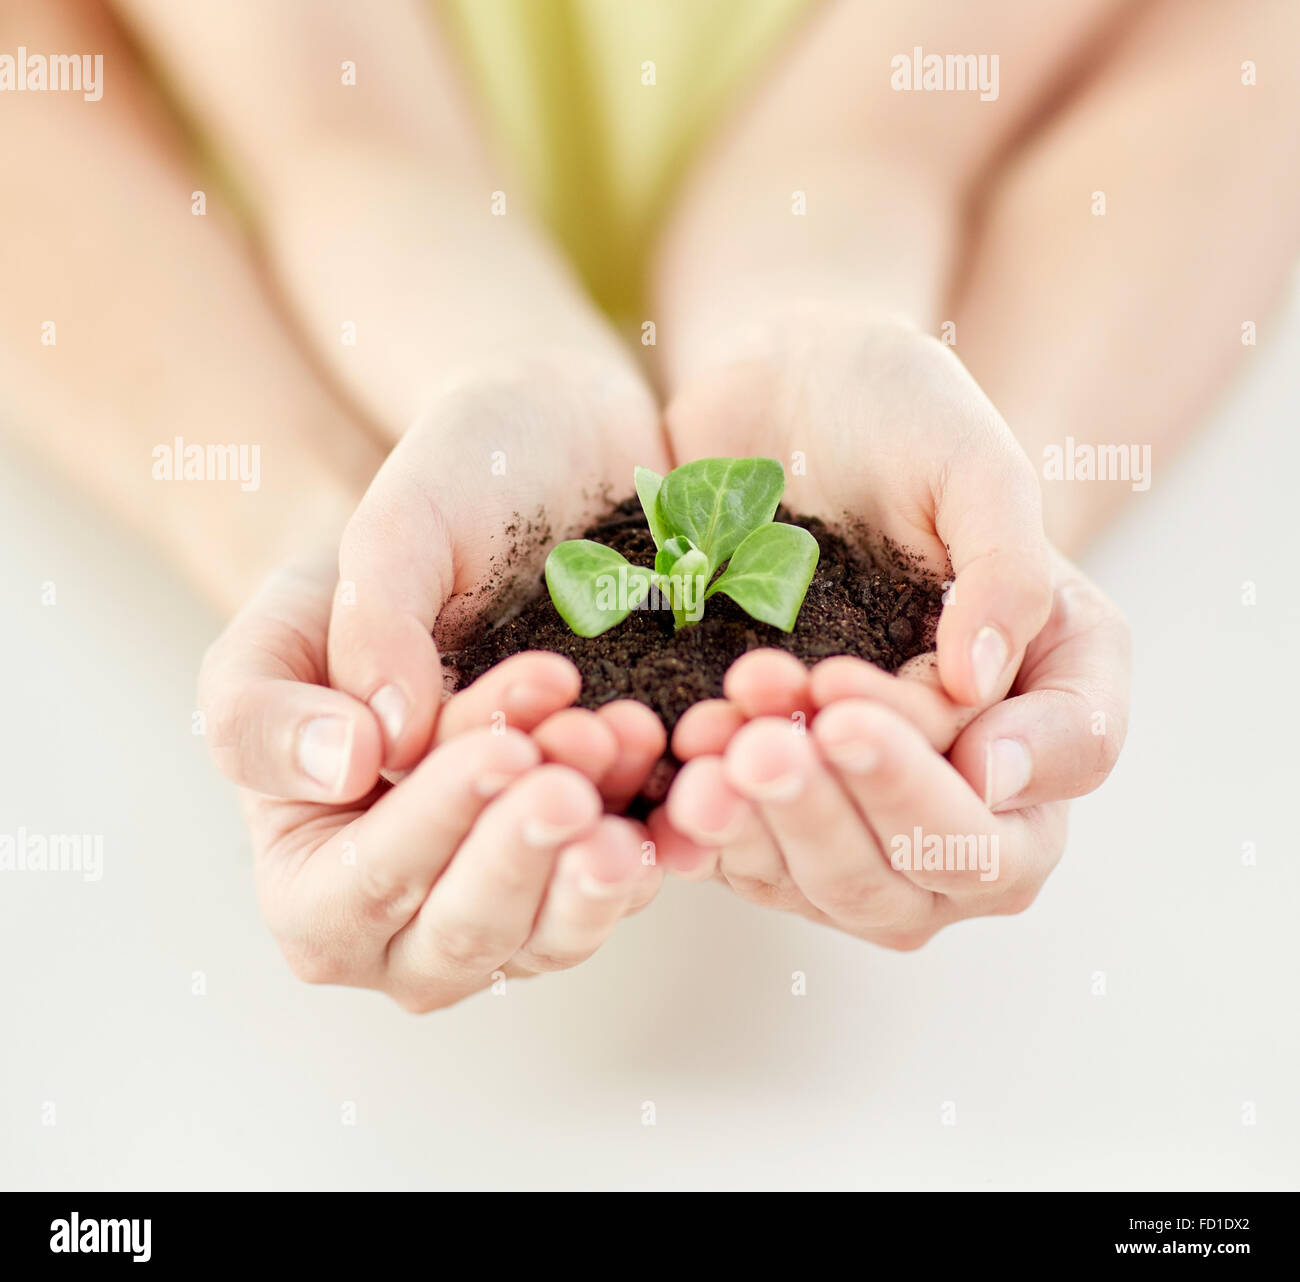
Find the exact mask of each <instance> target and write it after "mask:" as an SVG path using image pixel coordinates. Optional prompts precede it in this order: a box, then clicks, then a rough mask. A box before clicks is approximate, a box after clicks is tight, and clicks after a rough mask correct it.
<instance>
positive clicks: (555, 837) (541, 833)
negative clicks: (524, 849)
mask: <svg viewBox="0 0 1300 1282" xmlns="http://www.w3.org/2000/svg"><path fill="white" fill-rule="evenodd" d="M586 827H587V824H586V823H585V822H584V823H578V824H553V823H547V822H546V820H545V819H529V820H526V821H525V823H524V833H523V836H524V842H525V843H526V844H527V845H529V846H532V847H534V848H535V849H537V850H544V849H546V848H547V847H549V846H558V845H560V844H561V843H562V842H565V841H568V840H569V839H570V838H571V837H576V836H577V835H578V834H579V833H580V832H582V831H583V829H585V828H586Z"/></svg>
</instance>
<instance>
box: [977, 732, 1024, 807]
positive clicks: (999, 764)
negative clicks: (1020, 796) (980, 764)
mask: <svg viewBox="0 0 1300 1282" xmlns="http://www.w3.org/2000/svg"><path fill="white" fill-rule="evenodd" d="M1033 768H1034V764H1033V762H1032V761H1031V760H1030V758H1029V750H1028V749H1027V748H1026V747H1025V745H1024V744H1023V743H1021V742H1020V740H1019V739H994V741H993V742H992V743H991V744H989V746H988V749H987V751H986V755H985V760H984V804H985V805H986V806H988V807H989V809H990V810H991V809H992V808H993V807H994V806H997V805H1001V803H1002V802H1004V801H1007V800H1009V799H1010V798H1011V797H1014V796H1015V795H1016V794H1017V793H1020V792H1023V791H1024V790H1025V788H1026V787H1027V786H1028V784H1029V776H1030V774H1031V773H1032V772H1033Z"/></svg>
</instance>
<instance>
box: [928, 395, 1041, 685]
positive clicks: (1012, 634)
mask: <svg viewBox="0 0 1300 1282" xmlns="http://www.w3.org/2000/svg"><path fill="white" fill-rule="evenodd" d="M980 398H981V400H983V396H982V394H980ZM985 404H987V402H985ZM988 415H989V422H988V424H987V428H985V429H981V430H979V431H973V432H972V433H971V434H970V436H969V438H968V443H967V444H966V445H965V446H964V447H963V448H961V449H959V450H958V451H957V453H956V454H955V455H953V456H952V457H951V458H950V459H949V461H948V464H947V467H946V469H945V471H944V476H943V482H942V484H941V485H940V486H939V487H938V489H937V493H936V495H935V529H936V531H937V533H938V535H939V537H940V538H941V539H942V540H943V542H944V543H945V544H946V545H947V548H948V555H949V558H950V559H951V561H952V568H953V571H954V574H955V579H954V582H953V585H952V587H951V588H950V589H949V591H948V594H947V596H946V604H945V606H944V609H943V613H942V614H941V615H940V616H939V628H938V633H937V637H936V642H937V648H938V651H939V672H940V675H941V676H942V678H943V684H944V688H945V689H946V690H947V691H948V693H949V694H950V695H951V696H952V698H954V699H955V700H956V701H957V702H958V703H963V704H978V705H987V704H990V703H992V702H993V701H994V700H995V699H998V698H1000V697H1001V696H1002V695H1003V694H1004V693H1005V692H1006V690H1007V688H1008V687H1009V686H1010V685H1011V681H1012V679H1013V678H1014V676H1015V673H1016V667H1017V665H1018V663H1019V660H1020V656H1021V655H1022V654H1023V653H1024V650H1025V647H1026V646H1028V644H1029V642H1030V641H1032V640H1033V638H1034V637H1035V636H1036V635H1037V634H1038V632H1039V631H1040V630H1041V629H1042V627H1043V624H1044V623H1046V622H1047V616H1048V613H1049V611H1050V609H1051V603H1052V593H1051V578H1050V570H1049V561H1048V545H1047V538H1046V535H1045V534H1044V533H1043V514H1042V501H1041V498H1040V494H1039V484H1038V477H1037V476H1036V475H1035V474H1034V470H1033V468H1032V467H1031V465H1030V463H1029V460H1028V459H1027V458H1026V457H1025V455H1024V452H1023V451H1022V450H1021V449H1020V447H1019V445H1017V444H1016V442H1015V440H1014V439H1013V438H1012V436H1011V433H1010V432H1009V431H1008V430H1007V428H1006V425H1005V424H1004V423H1002V421H1001V419H999V418H998V417H997V415H996V413H995V412H994V411H993V409H992V406H988Z"/></svg>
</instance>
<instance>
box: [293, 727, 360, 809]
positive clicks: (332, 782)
mask: <svg viewBox="0 0 1300 1282" xmlns="http://www.w3.org/2000/svg"><path fill="white" fill-rule="evenodd" d="M352 733H353V727H352V722H351V721H350V720H347V719H345V718H344V717H313V718H312V719H311V720H310V721H309V722H307V724H306V725H305V726H303V728H302V730H301V731H300V732H299V734H298V768H299V769H300V770H301V771H302V772H303V774H305V775H306V776H307V777H308V778H309V779H314V780H315V781H316V782H317V783H318V784H320V785H321V786H322V787H324V788H328V789H329V790H330V792H338V791H339V789H340V788H342V787H343V780H344V779H345V778H347V773H348V765H349V762H350V760H351V757H352Z"/></svg>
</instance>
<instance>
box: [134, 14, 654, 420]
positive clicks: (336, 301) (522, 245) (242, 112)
mask: <svg viewBox="0 0 1300 1282" xmlns="http://www.w3.org/2000/svg"><path fill="white" fill-rule="evenodd" d="M123 7H124V8H125V9H126V10H127V11H128V12H129V13H130V14H131V15H132V16H133V18H134V19H135V21H136V22H137V24H138V26H139V29H140V31H141V32H142V34H143V35H144V36H145V38H146V39H147V40H149V42H150V43H151V44H152V45H153V47H154V48H155V49H156V50H157V52H158V53H159V55H160V56H161V57H162V58H163V59H164V61H165V64H166V65H167V67H168V68H169V74H170V76H171V78H172V80H173V81H174V82H175V83H176V84H177V85H178V86H179V87H180V88H182V89H183V90H184V91H185V93H186V95H187V96H188V98H189V101H190V105H191V106H192V107H193V108H194V109H195V111H196V114H198V115H200V116H201V118H202V120H203V122H204V124H205V125H206V126H207V127H209V128H210V129H211V130H212V132H213V136H214V137H215V140H216V142H217V143H218V145H219V147H220V148H221V150H222V151H223V152H224V153H225V154H226V155H227V156H228V157H229V158H230V159H231V160H232V162H233V164H234V166H235V167H237V168H238V169H239V171H240V172H241V174H242V176H243V178H244V180H245V193H246V195H247V198H248V201H249V204H250V206H251V209H252V213H253V217H254V221H255V229H256V232H257V234H258V235H259V237H260V238H261V240H262V242H263V245H264V247H265V251H266V253H267V256H268V261H269V265H270V266H271V268H272V270H273V271H274V272H275V274H276V275H277V277H278V278H279V280H280V282H281V285H282V287H283V290H284V293H285V297H286V301H287V303H288V305H289V307H290V308H291V310H292V312H293V314H294V316H295V319H296V320H297V321H298V322H299V323H300V324H301V326H302V327H303V329H304V331H305V332H306V334H307V335H308V336H309V338H310V340H311V341H312V343H313V345H314V346H315V348H316V350H317V352H318V354H319V356H320V358H321V359H322V360H323V362H325V363H326V365H327V366H328V368H329V369H330V371H331V372H332V373H333V374H334V375H335V376H336V377H338V378H339V379H340V380H341V381H342V382H343V383H344V384H345V385H346V387H347V389H348V391H349V393H350V394H351V396H352V397H353V398H354V400H355V401H356V402H357V403H358V404H359V405H361V406H362V407H363V408H364V409H365V411H366V412H367V413H368V414H369V416H370V417H371V418H372V419H373V421H374V422H375V423H376V425H377V426H378V427H379V428H380V430H381V431H382V432H383V433H384V435H385V436H386V437H387V438H388V439H390V440H391V439H396V437H398V436H400V435H401V434H402V433H403V432H404V431H406V429H407V428H408V427H409V426H410V425H411V424H412V423H413V422H414V421H415V420H416V419H417V418H418V417H419V416H420V415H421V414H423V413H425V412H426V411H427V410H428V408H429V406H430V404H431V403H432V402H433V401H434V400H435V399H436V397H437V395H438V393H439V392H440V391H441V390H444V389H445V388H446V387H447V386H448V385H449V384H450V383H451V382H453V381H455V380H459V379H464V378H467V377H473V376H474V375H475V374H476V373H477V372H480V371H483V370H485V369H492V368H497V367H501V366H509V367H512V368H514V367H519V366H522V365H526V364H527V363H528V362H529V361H534V362H539V363H540V362H548V361H551V360H552V358H553V357H554V355H555V354H556V353H557V352H558V353H563V354H564V356H565V360H564V361H563V362H554V363H555V364H563V365H564V366H565V368H578V369H583V368H590V369H591V370H592V378H593V380H594V381H598V382H602V383H604V384H608V383H610V382H611V380H612V381H615V382H618V383H620V385H621V386H623V387H624V388H625V389H626V395H627V396H628V397H630V398H635V397H638V396H640V395H642V391H641V380H640V378H639V377H638V375H637V372H636V370H635V367H634V365H633V363H632V362H631V360H630V359H629V357H628V356H627V354H626V352H625V351H624V349H623V347H622V345H621V344H620V343H619V342H618V341H617V339H616V337H615V335H614V334H613V333H612V332H611V331H610V329H609V327H608V326H607V325H606V324H605V322H604V321H603V320H602V319H601V318H600V317H599V315H598V313H597V312H596V310H595V309H594V307H593V306H592V305H591V304H590V303H589V302H588V300H587V299H586V298H585V297H584V296H583V294H582V292H581V290H580V288H579V287H578V284H577V282H576V279H575V278H574V277H573V275H572V273H571V272H570V271H569V270H568V268H567V266H566V265H565V264H563V262H562V261H561V259H560V258H559V256H558V255H557V254H556V253H555V252H554V251H553V250H552V248H551V247H550V245H549V244H548V243H547V241H546V238H545V236H544V235H543V234H542V233H541V232H540V230H539V229H538V228H537V227H536V226H535V224H534V223H533V221H532V219H531V218H530V216H529V213H528V210H527V202H526V199H525V195H524V192H523V190H522V189H521V186H520V184H519V183H517V182H515V181H513V180H512V179H511V178H509V177H508V176H507V174H506V170H505V168H504V167H503V166H502V165H501V164H500V163H499V162H498V161H497V160H496V159H495V158H493V156H492V155H491V154H490V150H489V148H488V147H487V146H486V144H485V142H484V140H483V138H482V137H481V136H480V131H479V129H478V126H477V124H476V122H475V121H474V119H473V114H472V112H471V110H470V108H469V105H468V102H467V98H466V95H465V93H464V92H463V88H462V86H461V85H460V83H459V79H458V77H457V75H456V72H455V70H454V59H453V58H452V56H451V51H450V49H449V48H448V47H447V43H448V42H447V37H446V34H445V33H444V32H442V31H441V30H440V28H439V26H438V24H437V23H435V22H432V21H430V20H429V16H428V13H427V6H425V5H423V4H421V3H417V2H416V0H399V2H397V3H393V4H388V5H385V6H382V7H377V8H376V7H371V8H366V7H363V6H353V7H347V8H343V7H339V8H335V9H332V10H331V11H330V15H329V21H328V22H327V23H324V24H319V23H317V22H316V14H317V12H318V8H319V6H315V5H313V4H311V3H309V2H308V0H265V2H259V3H256V4H253V3H251V0H237V2H236V3H226V2H225V0H222V2H221V3H216V2H215V0H213V2H212V3H209V2H208V0H198V2H197V3H194V4H189V5H187V6H184V7H183V8H182V7H178V6H175V5H172V4H170V3H166V2H164V0H129V3H128V2H127V0H123ZM254 35H256V44H257V46H258V51H257V53H256V55H255V56H256V58H257V60H258V65H257V66H255V67H253V68H251V69H249V70H247V71H246V72H245V74H244V76H243V78H242V79H241V81H240V86H239V92H238V93H231V92H229V91H228V87H227V83H226V82H227V77H228V72H229V68H228V63H227V60H226V57H225V56H224V52H226V51H229V52H232V53H233V51H235V50H237V49H239V48H242V47H243V46H244V44H246V43H247V42H248V41H249V40H251V39H252V38H253V36H254ZM345 62H350V63H352V64H354V65H355V68H356V72H355V78H356V83H355V85H353V84H347V83H343V82H342V81H343V74H344V73H343V70H342V68H343V65H344V63H345ZM285 68H287V71H285V70H283V69H285ZM277 69H280V70H279V71H278V74H277ZM266 121H271V122H274V123H273V126H272V127H271V128H269V129H268V128H266V126H265V123H264V122H266Z"/></svg>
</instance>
